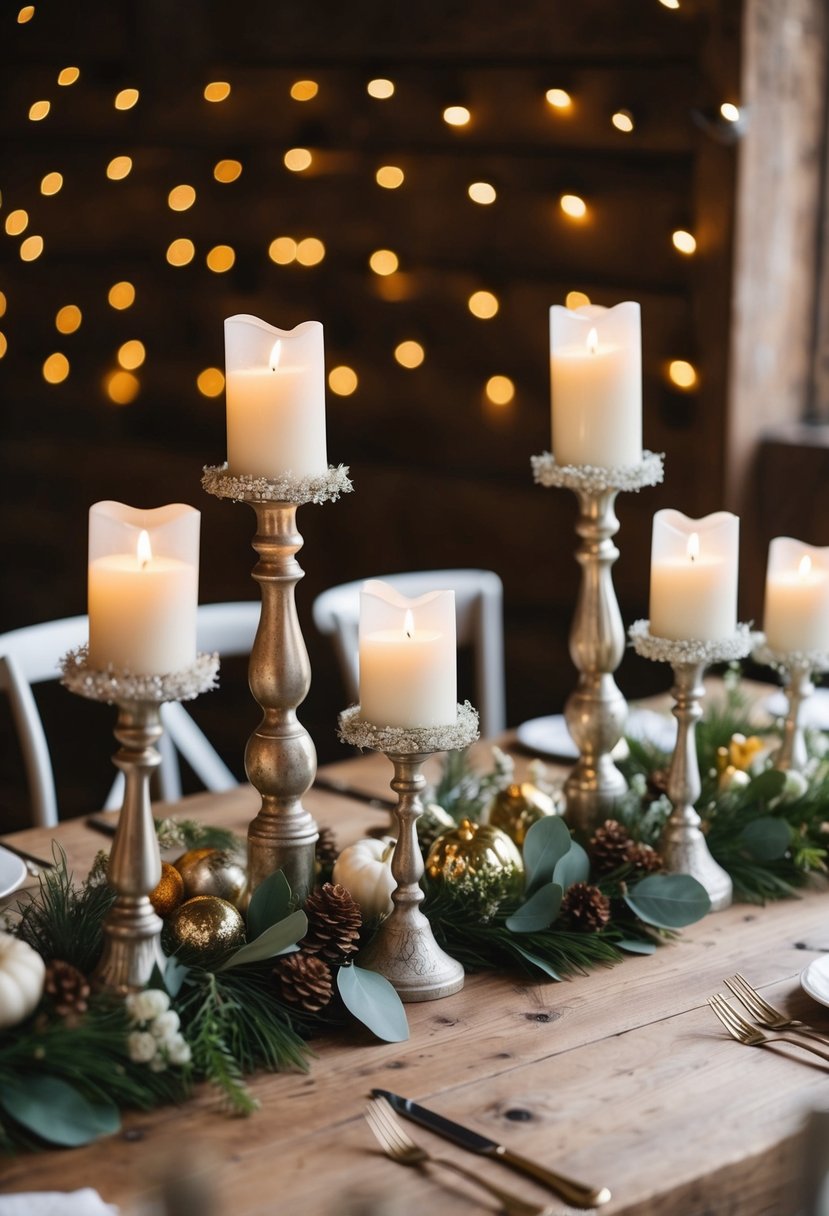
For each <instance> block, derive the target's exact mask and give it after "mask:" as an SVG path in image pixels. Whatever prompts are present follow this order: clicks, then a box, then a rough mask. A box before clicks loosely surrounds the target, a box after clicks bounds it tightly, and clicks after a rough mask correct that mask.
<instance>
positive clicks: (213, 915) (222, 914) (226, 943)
mask: <svg viewBox="0 0 829 1216" xmlns="http://www.w3.org/2000/svg"><path fill="white" fill-rule="evenodd" d="M167 924H168V926H169V928H170V932H171V933H172V935H173V939H174V940H175V943H176V945H177V946H186V947H187V948H188V949H189V950H193V951H195V952H196V953H198V954H204V955H210V954H217V953H218V952H219V951H221V950H232V949H234V948H235V947H236V946H241V945H242V942H243V941H244V940H245V922H244V921H243V920H242V917H241V914H240V912H239V910H238V908H234V906H233V904H230V903H228V902H227V900H226V899H219V898H218V896H216V895H196V896H195V898H193V899H188V900H187V901H186V902H185V903H183V904H182V905H181V906H180V907H179V908H176V910H175V912H174V913H173V914H172V916H171V917H170V919H169V921H168V922H167Z"/></svg>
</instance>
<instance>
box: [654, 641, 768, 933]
mask: <svg viewBox="0 0 829 1216" xmlns="http://www.w3.org/2000/svg"><path fill="white" fill-rule="evenodd" d="M630 637H631V641H632V642H633V647H634V649H635V651H636V653H637V654H639V655H641V656H642V657H643V658H645V659H651V660H653V661H654V662H657V663H670V664H671V667H672V668H673V672H674V686H673V688H672V689H671V696H672V697H673V699H674V708H673V714H674V717H675V718H676V721H677V731H676V746H675V748H674V754H673V757H672V759H671V767H670V770H669V773H668V798H669V799H670V801H671V805H672V806H673V813H672V814H671V817H670V819H669V820H668V822H667V823H666V824H665V827H664V829H663V831H662V838H661V840H660V842H659V852H660V854H661V856H662V860H663V861H664V863H665V868H666V870H668V872H669V873H671V874H690V875H692V876H693V877H694V878H696V880H697V881H698V882H699V883H701V884H702V886H703V887H705V890H706V891H707V892H708V897H709V899H710V900H711V911H712V912H720V911H722V910H723V909H724V908H728V907H729V906H730V904H731V899H732V896H733V886H732V882H731V879H730V877H729V876H728V874H726V872H725V870H724V869H723V868H722V866H720V865H718V864H717V862H716V861H714V858H713V857H712V856H711V853H710V852H709V850H708V844H707V842H706V839H705V836H704V835H703V833H702V829H701V828H700V823H701V822H702V821H701V819H700V817H699V815H698V814H697V811H696V810H695V803H696V802H697V801H698V799H699V796H700V794H701V793H702V782H701V781H700V775H699V761H698V759H697V737H696V725H697V722H699V720H700V718H701V717H702V705H701V701H702V698H703V697H704V696H705V688H704V686H703V682H702V677H703V674H704V672H705V669H706V667H710V666H711V664H712V663H727V662H729V661H732V660H734V659H744V658H745V657H746V655H747V654H749V652H750V651H751V645H752V636H751V633H750V631H749V628H748V626H747V625H738V626H737V630H736V632H735V633H734V635H733V636H732V637H730V638H725V639H723V640H722V641H716V642H702V641H696V640H688V641H673V640H671V639H669V638H659V637H654V636H653V635H652V634H651V632H650V627H649V622H648V621H636V623H635V624H634V625H632V626H631V628H630Z"/></svg>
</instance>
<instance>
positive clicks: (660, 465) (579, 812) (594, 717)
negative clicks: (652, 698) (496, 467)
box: [532, 452, 664, 834]
mask: <svg viewBox="0 0 829 1216" xmlns="http://www.w3.org/2000/svg"><path fill="white" fill-rule="evenodd" d="M532 467H533V476H534V478H535V480H536V482H538V484H539V485H542V486H555V487H560V486H563V487H565V488H566V489H569V490H573V491H574V493H575V494H576V497H577V498H578V500H579V518H578V521H577V523H576V533H577V534H578V536H579V537H580V538H581V543H580V544H579V547H578V548H577V550H576V561H577V562H578V563H579V565H580V566H581V570H582V577H581V587H580V589H579V595H578V601H577V604H576V613H575V617H574V619H573V625H572V628H571V631H570V655H571V658H572V660H573V663H574V664H575V666H576V668H577V669H578V671H579V679H578V684H577V685H576V688H575V691H574V692H573V693H572V694H571V696H570V698H569V699H568V701H567V704H566V705H565V708H564V717H565V720H566V722H567V728H568V730H569V732H570V735H571V737H572V739H573V742H574V743H575V744H576V746H577V747H578V749H579V759H578V761H577V763H576V765H575V767H574V768H573V770H572V772H571V773H570V776H569V777H568V778H567V781H566V783H565V786H564V794H565V798H566V800H567V812H566V818H567V821H568V822H569V823H570V824H571V825H572V826H573V827H574V828H576V829H577V830H579V831H580V832H584V833H586V834H587V833H590V832H592V831H593V830H594V829H595V828H596V827H598V825H599V824H600V823H601V822H602V821H603V820H604V819H606V818H607V817H608V816H609V815H612V813H613V806H614V803H615V802H616V800H617V798H619V797H620V796H621V795H622V794H624V792H625V791H626V789H627V782H626V781H625V779H624V777H623V776H622V774H621V773H620V772H619V770H618V768H617V767H616V765H615V764H614V763H613V759H612V756H611V753H612V751H613V749H614V747H615V746H616V744H617V743H618V742H619V740H620V739H621V737H622V735H623V733H624V729H625V722H626V720H627V702H626V701H625V698H624V697H623V696H622V694H621V692H620V691H619V688H618V686H617V684H616V681H615V680H614V678H613V672H614V671H615V670H616V668H617V667H618V666H619V664H620V663H621V661H622V656H623V654H624V651H625V631H624V626H623V625H622V617H621V613H620V612H619V604H618V602H617V600H616V592H615V590H614V587H613V575H612V566H613V563H614V562H615V561H616V559H617V557H618V556H619V550H618V549H617V548H616V546H615V545H614V543H613V540H612V537H613V536H615V534H616V532H617V531H618V530H619V521H618V519H617V518H616V514H615V511H614V505H615V502H616V495H617V494H618V493H619V492H620V491H621V490H632V491H637V490H641V489H643V488H644V487H645V486H655V485H658V484H659V482H661V481H662V477H663V471H664V457H663V456H662V455H659V454H656V453H654V452H643V453H642V460H641V462H640V463H639V464H636V465H631V466H630V467H629V468H619V469H600V468H594V467H592V466H591V465H583V466H575V465H558V464H556V461H555V457H554V456H551V455H550V453H549V452H545V453H544V454H543V455H541V456H533V457H532Z"/></svg>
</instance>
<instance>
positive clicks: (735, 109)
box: [30, 101, 740, 122]
mask: <svg viewBox="0 0 829 1216" xmlns="http://www.w3.org/2000/svg"><path fill="white" fill-rule="evenodd" d="M720 114H721V115H722V116H723V118H724V119H725V121H726V122H739V121H740V108H739V106H735V105H734V103H733V102H731V101H724V102H723V103H722V105H721V106H720ZM30 117H31V115H30Z"/></svg>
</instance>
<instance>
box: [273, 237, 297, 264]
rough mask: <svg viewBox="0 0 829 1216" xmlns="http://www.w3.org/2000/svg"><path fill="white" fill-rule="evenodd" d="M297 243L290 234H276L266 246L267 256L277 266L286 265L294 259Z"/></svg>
mask: <svg viewBox="0 0 829 1216" xmlns="http://www.w3.org/2000/svg"><path fill="white" fill-rule="evenodd" d="M296 250H297V244H296V241H295V240H294V238H293V237H292V236H278V237H277V238H276V239H275V240H273V241H271V243H270V245H269V246H268V257H269V258H270V259H271V261H272V262H276V264H277V266H287V265H288V263H289V262H295V261H296Z"/></svg>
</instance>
